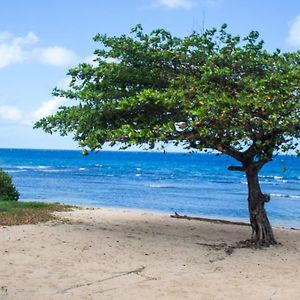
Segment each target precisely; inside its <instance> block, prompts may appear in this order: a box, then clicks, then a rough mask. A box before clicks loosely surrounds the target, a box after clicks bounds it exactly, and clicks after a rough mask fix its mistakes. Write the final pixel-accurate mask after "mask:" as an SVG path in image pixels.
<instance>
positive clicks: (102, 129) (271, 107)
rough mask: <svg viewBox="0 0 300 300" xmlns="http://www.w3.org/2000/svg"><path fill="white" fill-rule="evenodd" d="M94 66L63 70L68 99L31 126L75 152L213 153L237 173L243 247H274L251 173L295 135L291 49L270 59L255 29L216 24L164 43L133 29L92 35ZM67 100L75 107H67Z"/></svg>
mask: <svg viewBox="0 0 300 300" xmlns="http://www.w3.org/2000/svg"><path fill="white" fill-rule="evenodd" d="M94 40H95V41H96V42H99V43H100V44H101V47H100V48H99V49H98V50H96V51H95V56H96V58H95V62H94V63H93V64H87V63H83V64H80V65H79V66H77V67H75V68H73V69H71V70H70V71H69V73H68V74H69V75H70V76H71V77H72V81H71V83H70V88H69V89H68V90H60V89H54V95H56V96H62V97H66V98H68V99H72V100H74V101H77V105H74V106H68V107H61V108H60V109H59V111H58V112H57V113H56V114H55V115H52V116H49V117H46V118H43V119H41V120H40V121H38V122H37V123H36V124H35V127H37V128H42V129H43V130H45V132H48V133H52V132H55V131H57V132H59V133H60V134H61V135H66V134H68V133H73V134H74V139H75V140H76V141H78V142H79V144H80V145H81V146H82V147H89V148H90V149H92V150H94V149H97V148H98V149H99V148H101V147H102V145H103V144H104V143H106V142H108V143H110V145H114V144H116V143H121V144H120V145H121V147H129V146H131V145H149V147H150V148H153V147H154V145H155V143H156V142H162V143H163V144H164V143H170V142H172V143H174V144H175V145H177V144H184V145H185V146H186V148H188V149H199V150H201V149H205V148H210V149H215V150H218V151H219V152H221V153H222V154H227V155H230V156H231V157H233V158H235V159H236V160H237V161H238V162H239V163H240V164H239V166H235V167H230V169H232V170H239V171H243V172H245V174H246V176H247V181H248V207H249V213H250V222H251V226H252V229H253V233H252V238H251V241H252V242H253V243H256V244H261V245H270V244H275V243H276V240H275V238H274V235H273V232H272V227H271V225H270V223H269V220H268V218H267V214H266V211H265V208H264V205H265V202H267V201H269V199H270V197H269V195H266V194H263V193H262V191H261V189H260V185H259V179H258V172H259V171H260V169H261V168H262V167H263V166H264V165H265V164H266V163H267V162H269V161H271V160H272V157H273V155H274V154H276V153H278V151H283V152H284V151H288V150H290V149H296V147H297V143H296V140H297V138H299V135H300V123H299V112H300V102H299V89H300V66H299V62H300V52H299V51H298V52H293V53H281V51H280V50H276V51H275V52H272V53H270V52H269V51H267V50H265V49H264V44H263V41H260V40H259V34H258V32H256V31H253V32H250V34H249V35H248V36H246V37H244V38H240V37H239V36H233V35H231V34H230V33H228V32H227V30H226V25H223V26H222V27H221V29H220V30H216V29H211V30H207V31H205V32H204V33H202V34H199V33H197V32H193V33H192V34H191V35H189V36H187V37H185V38H178V37H173V36H172V35H171V34H170V33H169V32H167V31H165V30H163V29H158V30H154V31H152V32H151V33H150V34H146V33H144V31H143V29H142V27H141V26H140V25H138V26H136V27H135V28H134V29H133V30H132V31H131V34H130V35H129V36H126V35H122V36H113V37H109V36H107V35H97V36H95V38H94ZM75 103H76V102H75Z"/></svg>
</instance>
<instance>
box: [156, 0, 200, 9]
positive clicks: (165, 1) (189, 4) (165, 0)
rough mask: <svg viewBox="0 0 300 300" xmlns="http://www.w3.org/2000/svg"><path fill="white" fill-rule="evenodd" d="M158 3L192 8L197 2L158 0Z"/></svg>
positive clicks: (166, 5)
mask: <svg viewBox="0 0 300 300" xmlns="http://www.w3.org/2000/svg"><path fill="white" fill-rule="evenodd" d="M157 4H158V5H160V6H164V7H166V8H170V9H173V8H183V9H191V8H192V7H193V6H194V5H195V4H196V3H195V1H192V0H158V1H157Z"/></svg>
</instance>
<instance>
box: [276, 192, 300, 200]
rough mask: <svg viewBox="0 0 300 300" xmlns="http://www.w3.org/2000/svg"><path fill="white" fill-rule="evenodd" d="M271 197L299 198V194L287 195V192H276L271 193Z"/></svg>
mask: <svg viewBox="0 0 300 300" xmlns="http://www.w3.org/2000/svg"><path fill="white" fill-rule="evenodd" d="M270 196H271V197H275V198H290V199H300V195H288V194H276V193H271V194H270Z"/></svg>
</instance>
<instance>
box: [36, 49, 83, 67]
mask: <svg viewBox="0 0 300 300" xmlns="http://www.w3.org/2000/svg"><path fill="white" fill-rule="evenodd" d="M34 53H35V55H36V56H37V57H38V59H39V60H40V61H41V62H42V63H44V64H47V65H51V66H55V67H65V66H69V65H72V64H75V63H76V62H77V61H79V57H78V56H77V55H76V54H75V52H73V51H72V50H69V49H66V48H63V47H57V46H54V47H47V48H40V49H35V50H34Z"/></svg>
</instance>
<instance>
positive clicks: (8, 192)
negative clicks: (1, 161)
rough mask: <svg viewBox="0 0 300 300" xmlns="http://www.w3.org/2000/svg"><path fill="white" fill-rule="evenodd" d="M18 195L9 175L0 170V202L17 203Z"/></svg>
mask: <svg viewBox="0 0 300 300" xmlns="http://www.w3.org/2000/svg"><path fill="white" fill-rule="evenodd" d="M19 195H20V194H19V192H18V191H17V189H16V188H15V186H14V184H13V183H12V179H11V177H10V175H8V174H7V173H6V172H4V171H3V170H2V169H0V201H18V199H19Z"/></svg>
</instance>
